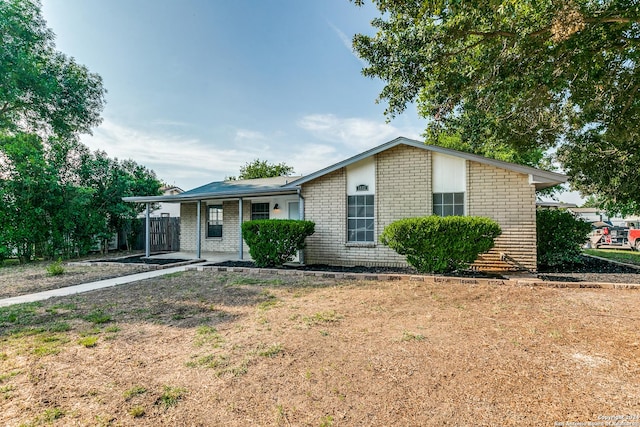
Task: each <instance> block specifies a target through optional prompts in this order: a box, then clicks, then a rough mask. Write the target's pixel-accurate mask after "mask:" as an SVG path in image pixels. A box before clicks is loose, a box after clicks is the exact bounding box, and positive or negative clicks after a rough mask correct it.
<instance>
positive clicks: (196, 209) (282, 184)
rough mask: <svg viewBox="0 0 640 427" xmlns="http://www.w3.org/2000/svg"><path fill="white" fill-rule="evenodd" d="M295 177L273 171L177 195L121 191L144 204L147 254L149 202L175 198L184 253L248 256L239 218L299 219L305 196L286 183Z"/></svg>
mask: <svg viewBox="0 0 640 427" xmlns="http://www.w3.org/2000/svg"><path fill="white" fill-rule="evenodd" d="M295 179H296V177H274V178H263V179H252V180H243V181H221V182H212V183H209V184H207V185H204V186H202V187H198V188H195V189H193V190H190V191H187V192H184V193H181V194H178V195H172V196H143V197H126V198H124V200H125V201H128V202H135V203H144V204H145V207H146V209H145V218H146V230H145V233H146V234H145V236H146V240H145V253H146V256H147V257H148V256H150V255H151V251H150V230H149V224H150V213H151V208H152V205H153V203H158V202H163V203H179V204H180V249H181V251H182V253H184V254H185V256H187V255H188V256H189V258H188V259H207V260H209V258H211V260H219V259H223V258H224V260H225V261H229V260H232V259H233V260H237V261H239V260H250V257H249V255H248V253H247V250H248V248H246V246H245V244H244V241H243V238H242V223H243V222H245V221H249V220H255V219H272V218H273V219H304V198H303V197H302V196H301V194H300V190H299V188H298V187H296V186H291V185H288V184H290V183H291V182H292V181H294V180H295ZM233 255H235V257H234V256H233ZM173 256H175V255H173ZM301 260H302V259H300V261H301Z"/></svg>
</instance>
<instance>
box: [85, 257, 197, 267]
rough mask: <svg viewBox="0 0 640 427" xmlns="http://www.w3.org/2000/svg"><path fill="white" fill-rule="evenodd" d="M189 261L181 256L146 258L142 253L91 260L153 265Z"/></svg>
mask: <svg viewBox="0 0 640 427" xmlns="http://www.w3.org/2000/svg"><path fill="white" fill-rule="evenodd" d="M185 261H189V260H188V259H181V258H146V257H145V256H144V255H135V256H130V257H126V258H115V259H98V260H94V261H91V262H109V263H114V262H117V263H120V264H153V265H167V264H175V263H178V262H185Z"/></svg>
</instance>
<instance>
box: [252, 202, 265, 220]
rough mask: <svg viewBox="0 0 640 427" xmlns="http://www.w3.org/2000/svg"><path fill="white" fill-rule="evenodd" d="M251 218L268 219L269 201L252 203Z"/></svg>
mask: <svg viewBox="0 0 640 427" xmlns="http://www.w3.org/2000/svg"><path fill="white" fill-rule="evenodd" d="M251 219H252V220H254V219H269V203H252V204H251Z"/></svg>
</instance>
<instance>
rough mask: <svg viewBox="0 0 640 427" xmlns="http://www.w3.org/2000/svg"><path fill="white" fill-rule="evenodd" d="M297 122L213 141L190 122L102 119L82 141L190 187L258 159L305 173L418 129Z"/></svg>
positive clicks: (331, 118) (329, 118)
mask: <svg viewBox="0 0 640 427" xmlns="http://www.w3.org/2000/svg"><path fill="white" fill-rule="evenodd" d="M155 123H157V122H154V124H155ZM296 124H297V126H298V128H300V129H302V130H303V131H304V132H297V134H296V135H293V134H292V132H287V131H269V132H262V131H259V130H248V129H236V130H231V131H230V132H228V140H226V141H225V140H222V141H220V140H216V141H211V140H204V139H202V138H201V137H198V136H194V135H195V134H193V133H192V132H193V129H190V125H189V124H184V126H179V128H177V129H176V128H173V129H168V130H166V129H163V128H162V126H156V127H154V129H153V130H141V129H135V128H132V127H129V126H125V125H122V124H120V123H118V122H116V121H114V120H111V119H109V118H105V120H104V122H103V123H102V125H101V126H100V127H98V128H97V129H95V130H94V135H93V136H86V137H84V138H83V142H84V143H85V144H86V145H87V146H88V147H89V148H91V149H92V150H103V151H106V152H107V154H108V155H109V156H110V157H117V158H118V159H121V160H122V159H133V160H134V161H135V162H137V163H139V164H141V165H144V166H146V167H148V168H150V169H153V170H154V171H155V172H156V174H157V175H158V177H159V178H160V179H162V180H165V181H167V182H168V183H169V184H172V185H177V186H179V187H182V188H183V189H185V190H188V189H191V188H195V187H197V186H200V185H203V184H206V183H208V182H211V181H219V180H222V179H224V178H225V177H226V176H231V175H237V174H238V172H239V170H240V167H241V166H243V165H244V164H246V163H247V162H250V161H252V160H254V159H256V158H260V159H262V160H267V161H269V162H272V163H280V162H284V163H286V164H288V165H290V166H292V167H293V168H294V170H295V173H296V175H306V174H309V173H312V172H315V171H317V170H319V169H322V168H324V167H326V166H329V165H331V164H333V163H336V162H339V161H341V160H344V159H346V158H348V157H349V156H352V155H354V154H356V153H358V152H361V151H364V150H366V149H368V148H371V147H374V146H376V145H379V144H382V143H384V142H387V141H390V140H391V139H393V138H396V137H397V136H400V135H402V136H406V137H409V138H418V137H419V131H417V130H414V131H412V130H410V129H409V130H407V129H405V130H404V131H402V130H401V129H399V128H397V127H395V126H392V125H390V124H385V123H380V122H374V121H371V120H367V119H362V118H340V117H337V116H335V115H333V114H313V115H308V116H305V117H303V118H301V119H300V120H299V121H298V122H297V123H296ZM293 133H294V134H295V133H296V132H295V131H294V132H293ZM305 133H306V135H305Z"/></svg>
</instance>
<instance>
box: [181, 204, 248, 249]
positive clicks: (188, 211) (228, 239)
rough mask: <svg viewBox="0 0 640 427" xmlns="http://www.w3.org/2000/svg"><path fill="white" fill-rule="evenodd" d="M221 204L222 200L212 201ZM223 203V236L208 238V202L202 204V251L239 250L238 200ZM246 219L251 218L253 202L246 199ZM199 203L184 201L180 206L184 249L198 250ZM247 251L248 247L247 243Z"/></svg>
mask: <svg viewBox="0 0 640 427" xmlns="http://www.w3.org/2000/svg"><path fill="white" fill-rule="evenodd" d="M210 203H211V204H220V202H210ZM221 203H222V212H223V213H222V215H223V216H222V238H219V237H218V238H216V237H213V238H207V237H206V236H207V203H206V202H205V201H203V202H202V204H201V212H200V214H201V221H202V222H201V227H200V230H201V239H202V246H201V248H202V251H206V252H236V251H237V250H238V241H239V231H238V226H239V225H238V201H237V200H230V201H224V202H221ZM242 210H243V212H244V214H243V218H244V221H248V220H249V219H251V203H250V201H248V200H245V201H244V202H243V204H242ZM196 211H197V204H196V203H195V202H194V203H182V204H181V208H180V218H181V219H180V222H181V224H180V249H181V250H184V251H195V250H196V222H197V218H196V213H197V212H196ZM244 249H245V251H246V250H248V247H247V246H246V245H245V248H244Z"/></svg>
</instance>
